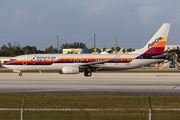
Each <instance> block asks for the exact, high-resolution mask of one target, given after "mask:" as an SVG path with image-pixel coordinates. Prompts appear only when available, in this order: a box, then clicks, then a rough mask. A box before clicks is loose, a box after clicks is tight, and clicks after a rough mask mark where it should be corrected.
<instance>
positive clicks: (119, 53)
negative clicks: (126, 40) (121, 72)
mask: <svg viewBox="0 0 180 120" xmlns="http://www.w3.org/2000/svg"><path fill="white" fill-rule="evenodd" d="M122 51H123V48H121V50H120V51H119V52H118V53H117V54H116V56H115V57H114V58H113V59H112V60H117V59H119V57H120V56H121V54H122Z"/></svg>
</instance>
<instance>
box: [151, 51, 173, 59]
mask: <svg viewBox="0 0 180 120" xmlns="http://www.w3.org/2000/svg"><path fill="white" fill-rule="evenodd" d="M174 54H176V52H173V53H167V54H163V55H156V56H152V58H155V59H157V58H164V57H166V56H170V55H174Z"/></svg>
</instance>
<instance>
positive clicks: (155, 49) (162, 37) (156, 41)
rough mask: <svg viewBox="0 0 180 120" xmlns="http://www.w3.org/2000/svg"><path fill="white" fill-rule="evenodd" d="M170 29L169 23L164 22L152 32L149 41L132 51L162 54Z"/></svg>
mask: <svg viewBox="0 0 180 120" xmlns="http://www.w3.org/2000/svg"><path fill="white" fill-rule="evenodd" d="M169 29H170V23H164V24H163V25H162V26H161V28H160V29H159V30H158V31H157V32H156V33H155V34H154V36H153V37H152V38H151V39H150V41H149V42H148V43H147V44H146V46H144V47H143V48H142V49H140V50H138V51H135V52H134V53H140V54H156V55H157V54H163V53H164V48H165V45H166V41H167V38H168V33H169Z"/></svg>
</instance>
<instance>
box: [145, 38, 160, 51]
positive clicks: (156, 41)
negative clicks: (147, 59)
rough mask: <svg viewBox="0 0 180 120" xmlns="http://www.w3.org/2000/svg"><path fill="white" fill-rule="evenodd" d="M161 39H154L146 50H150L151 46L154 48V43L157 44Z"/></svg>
mask: <svg viewBox="0 0 180 120" xmlns="http://www.w3.org/2000/svg"><path fill="white" fill-rule="evenodd" d="M162 39H163V38H162V37H159V38H157V39H155V40H154V41H153V42H152V43H149V44H148V49H150V48H151V47H152V46H154V45H155V44H156V43H158V42H159V41H160V40H162Z"/></svg>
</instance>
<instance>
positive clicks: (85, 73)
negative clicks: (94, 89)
mask: <svg viewBox="0 0 180 120" xmlns="http://www.w3.org/2000/svg"><path fill="white" fill-rule="evenodd" d="M91 75H92V73H91V71H85V72H84V76H85V77H91Z"/></svg>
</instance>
